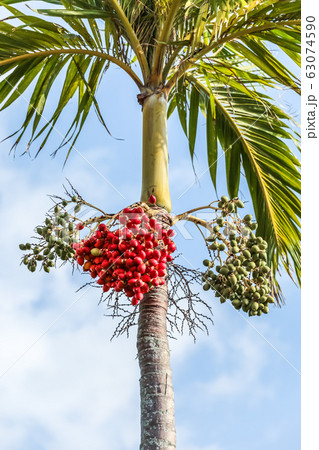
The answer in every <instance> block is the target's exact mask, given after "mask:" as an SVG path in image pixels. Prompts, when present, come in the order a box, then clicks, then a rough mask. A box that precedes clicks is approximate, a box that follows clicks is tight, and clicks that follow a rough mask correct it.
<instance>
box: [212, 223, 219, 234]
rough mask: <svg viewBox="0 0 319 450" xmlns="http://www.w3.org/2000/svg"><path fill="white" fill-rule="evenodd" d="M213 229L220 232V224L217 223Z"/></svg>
mask: <svg viewBox="0 0 319 450" xmlns="http://www.w3.org/2000/svg"><path fill="white" fill-rule="evenodd" d="M213 230H214V231H215V233H218V232H219V226H218V225H215V226H214V228H213Z"/></svg>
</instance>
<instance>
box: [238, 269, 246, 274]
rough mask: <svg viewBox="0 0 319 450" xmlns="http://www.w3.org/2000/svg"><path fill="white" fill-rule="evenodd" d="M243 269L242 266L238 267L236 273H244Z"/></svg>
mask: <svg viewBox="0 0 319 450" xmlns="http://www.w3.org/2000/svg"><path fill="white" fill-rule="evenodd" d="M245 272H246V271H245V269H244V268H243V267H238V273H239V274H241V275H245Z"/></svg>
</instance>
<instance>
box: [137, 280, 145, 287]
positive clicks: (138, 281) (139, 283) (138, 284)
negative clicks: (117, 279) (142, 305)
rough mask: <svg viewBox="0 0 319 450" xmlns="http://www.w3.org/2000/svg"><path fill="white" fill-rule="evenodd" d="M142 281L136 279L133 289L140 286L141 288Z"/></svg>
mask: <svg viewBox="0 0 319 450" xmlns="http://www.w3.org/2000/svg"><path fill="white" fill-rule="evenodd" d="M143 284H144V283H143V281H142V280H140V279H138V280H137V281H136V283H135V287H136V288H139V287H141V286H143Z"/></svg>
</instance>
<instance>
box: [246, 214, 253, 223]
mask: <svg viewBox="0 0 319 450" xmlns="http://www.w3.org/2000/svg"><path fill="white" fill-rule="evenodd" d="M252 218H253V216H252V215H251V214H246V215H245V217H244V221H245V222H249V221H250V220H251V219H252Z"/></svg>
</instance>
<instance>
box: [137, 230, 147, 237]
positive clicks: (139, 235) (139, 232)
mask: <svg viewBox="0 0 319 450" xmlns="http://www.w3.org/2000/svg"><path fill="white" fill-rule="evenodd" d="M145 235H146V230H144V228H140V229H139V230H138V234H137V237H138V238H139V239H141V238H142V237H144V236H145Z"/></svg>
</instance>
